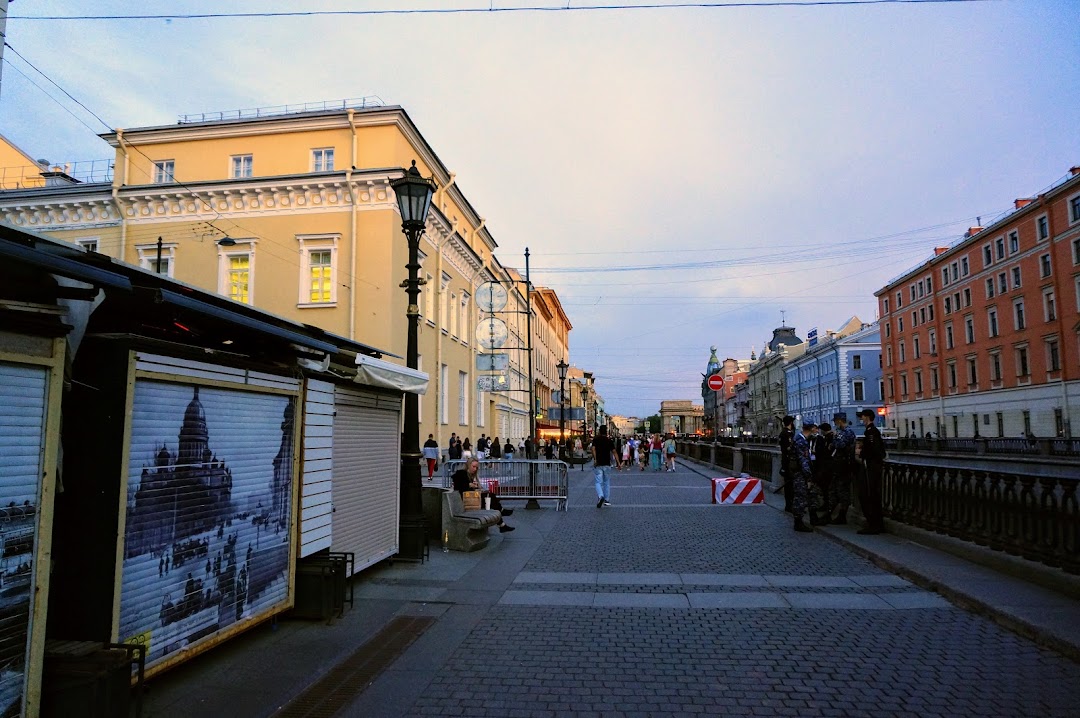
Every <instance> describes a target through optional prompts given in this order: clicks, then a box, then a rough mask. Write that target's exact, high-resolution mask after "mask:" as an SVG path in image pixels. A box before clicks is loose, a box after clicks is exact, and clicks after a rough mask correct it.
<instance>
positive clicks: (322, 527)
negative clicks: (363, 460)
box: [300, 379, 334, 558]
mask: <svg viewBox="0 0 1080 718" xmlns="http://www.w3.org/2000/svg"><path fill="white" fill-rule="evenodd" d="M333 434H334V385H333V384H331V383H329V382H325V381H317V380H315V379H308V380H307V383H306V385H305V390H304V438H303V454H302V457H303V460H304V461H303V464H302V469H301V470H302V471H303V475H302V476H301V480H300V486H301V489H300V558H303V557H305V556H310V555H311V554H313V553H315V552H317V551H321V550H323V549H327V548H330V535H331V530H332V526H331V522H332V520H333V513H334V507H333V504H332V503H331V500H332V493H331V487H332V477H333V469H334V462H333V449H332V447H331V443H332V442H333Z"/></svg>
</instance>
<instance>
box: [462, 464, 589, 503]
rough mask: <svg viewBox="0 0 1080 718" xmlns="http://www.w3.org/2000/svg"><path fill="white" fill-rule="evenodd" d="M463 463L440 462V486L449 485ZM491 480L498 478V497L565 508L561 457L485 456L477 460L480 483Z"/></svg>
mask: <svg viewBox="0 0 1080 718" xmlns="http://www.w3.org/2000/svg"><path fill="white" fill-rule="evenodd" d="M464 467H465V460H464V459H454V460H453V461H445V462H443V465H442V471H443V488H444V489H449V488H452V483H453V482H452V481H451V477H452V476H453V475H454V472H456V471H457V470H458V469H462V468H464ZM492 480H495V481H497V482H498V491H497V492H495V493H496V495H498V497H499V499H500V500H502V501H506V500H508V499H522V500H526V501H544V500H549V501H551V500H553V501H556V502H557V503H556V506H555V510H556V511H559V510H562V511H565V510H566V501H567V494H568V491H569V480H568V475H567V466H566V463H565V462H562V461H546V460H537V461H525V460H518V459H509V460H507V459H487V460H484V461H481V462H480V484H481V486H483V487H484V489H485V490H490V488H489V487H490V483H489V482H491V481H492Z"/></svg>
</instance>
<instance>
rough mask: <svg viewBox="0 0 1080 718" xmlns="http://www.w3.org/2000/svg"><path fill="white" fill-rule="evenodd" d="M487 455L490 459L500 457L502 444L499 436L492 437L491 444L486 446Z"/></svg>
mask: <svg viewBox="0 0 1080 718" xmlns="http://www.w3.org/2000/svg"><path fill="white" fill-rule="evenodd" d="M488 456H489V457H490V458H492V459H501V458H502V444H500V443H499V437H497V436H495V437H492V439H491V445H490V446H489V447H488Z"/></svg>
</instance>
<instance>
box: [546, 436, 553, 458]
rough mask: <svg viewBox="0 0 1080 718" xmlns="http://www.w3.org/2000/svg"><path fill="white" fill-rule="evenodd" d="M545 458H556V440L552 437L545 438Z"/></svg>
mask: <svg viewBox="0 0 1080 718" xmlns="http://www.w3.org/2000/svg"><path fill="white" fill-rule="evenodd" d="M544 458H545V459H547V460H548V461H554V460H555V442H554V441H552V440H551V439H544Z"/></svg>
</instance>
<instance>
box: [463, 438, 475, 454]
mask: <svg viewBox="0 0 1080 718" xmlns="http://www.w3.org/2000/svg"><path fill="white" fill-rule="evenodd" d="M472 455H473V453H472V442H471V441H469V437H467V436H466V437H465V441H463V442H461V458H463V459H471V458H472Z"/></svg>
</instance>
